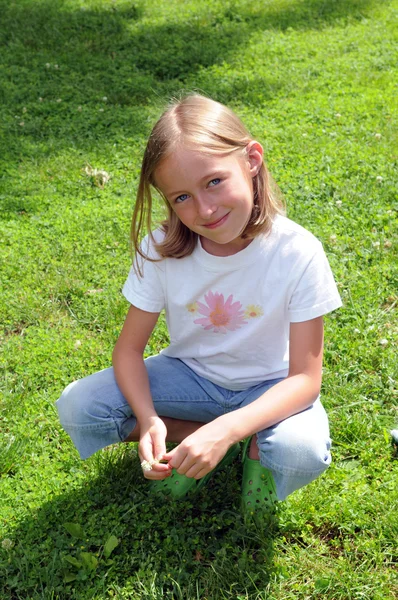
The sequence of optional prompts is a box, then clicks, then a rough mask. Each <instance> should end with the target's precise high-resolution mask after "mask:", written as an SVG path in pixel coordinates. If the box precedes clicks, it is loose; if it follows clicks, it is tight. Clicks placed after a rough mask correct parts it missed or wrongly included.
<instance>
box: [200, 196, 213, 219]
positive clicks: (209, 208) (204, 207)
mask: <svg viewBox="0 0 398 600" xmlns="http://www.w3.org/2000/svg"><path fill="white" fill-rule="evenodd" d="M196 210H197V212H198V215H199V217H200V218H201V219H203V220H205V221H206V220H208V219H210V217H211V216H212V214H213V213H215V212H216V210H217V206H215V205H214V202H213V201H209V200H208V199H207V198H206V197H205V196H204V195H200V196H199V195H198V196H197V197H196Z"/></svg>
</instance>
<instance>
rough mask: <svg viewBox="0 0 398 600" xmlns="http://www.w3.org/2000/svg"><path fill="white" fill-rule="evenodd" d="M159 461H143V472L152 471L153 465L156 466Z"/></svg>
mask: <svg viewBox="0 0 398 600" xmlns="http://www.w3.org/2000/svg"><path fill="white" fill-rule="evenodd" d="M158 462H159V461H158V460H156V459H154V460H143V461H142V463H141V467H142V470H143V471H152V467H153V465H156V464H157V463H158Z"/></svg>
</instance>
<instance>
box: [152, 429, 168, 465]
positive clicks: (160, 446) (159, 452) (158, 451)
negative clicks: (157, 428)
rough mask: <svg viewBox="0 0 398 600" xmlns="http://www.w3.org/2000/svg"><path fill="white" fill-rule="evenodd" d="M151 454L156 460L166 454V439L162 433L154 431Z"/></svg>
mask: <svg viewBox="0 0 398 600" xmlns="http://www.w3.org/2000/svg"><path fill="white" fill-rule="evenodd" d="M152 444H153V455H154V457H155V458H156V459H157V460H160V459H162V458H163V456H164V455H165V454H166V439H165V436H164V434H163V435H162V434H161V433H156V434H154V435H153V437H152Z"/></svg>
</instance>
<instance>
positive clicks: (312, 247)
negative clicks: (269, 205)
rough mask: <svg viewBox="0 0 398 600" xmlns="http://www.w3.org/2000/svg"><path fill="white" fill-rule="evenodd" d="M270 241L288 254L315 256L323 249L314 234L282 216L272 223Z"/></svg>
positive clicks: (278, 216)
mask: <svg viewBox="0 0 398 600" xmlns="http://www.w3.org/2000/svg"><path fill="white" fill-rule="evenodd" d="M269 238H270V239H269V241H270V242H271V243H273V244H274V245H275V246H276V247H278V248H279V249H280V250H282V251H284V252H287V253H291V252H293V253H297V252H298V253H299V254H301V255H303V254H304V255H313V254H315V253H316V252H319V250H320V249H322V244H321V242H320V241H319V240H318V239H317V238H316V237H315V235H314V234H313V233H311V232H310V231H308V229H305V228H304V227H302V226H301V225H299V224H298V223H295V222H294V221H292V220H291V219H288V218H287V217H284V216H282V215H277V217H276V218H275V219H274V221H273V223H272V228H271V232H270V236H269Z"/></svg>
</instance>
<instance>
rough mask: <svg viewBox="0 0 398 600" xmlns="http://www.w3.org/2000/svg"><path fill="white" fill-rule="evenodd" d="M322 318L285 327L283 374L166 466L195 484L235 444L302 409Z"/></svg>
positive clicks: (316, 375)
mask: <svg viewBox="0 0 398 600" xmlns="http://www.w3.org/2000/svg"><path fill="white" fill-rule="evenodd" d="M322 355H323V318H322V317H319V318H317V319H312V320H310V321H305V322H303V323H292V324H291V325H290V351H289V373H288V376H287V378H286V379H284V380H283V381H281V382H279V383H277V384H276V385H274V386H273V387H272V388H271V389H269V390H268V391H267V392H265V393H264V394H262V396H260V397H259V398H258V399H257V400H255V401H254V402H252V403H251V404H249V405H248V406H245V407H244V408H240V409H238V410H236V411H234V412H231V413H229V414H227V415H223V416H221V417H218V418H217V419H215V420H214V421H212V422H211V423H207V424H206V425H203V426H202V427H201V428H200V429H198V430H197V431H196V432H195V433H193V434H192V435H190V436H188V437H187V438H186V439H185V440H184V442H182V443H181V444H180V445H179V446H178V447H177V448H175V449H174V450H173V451H172V452H171V453H169V455H168V456H171V461H170V463H171V466H173V467H175V468H176V469H177V470H178V472H181V473H185V474H186V475H188V476H189V477H195V478H196V479H200V478H201V477H203V476H204V475H206V473H208V472H209V471H210V470H211V469H213V468H214V467H215V465H216V464H217V463H218V462H219V461H220V460H221V458H222V457H223V456H224V454H225V452H226V451H227V450H228V448H229V447H230V446H231V445H232V444H234V443H235V442H237V441H239V440H242V439H243V438H245V437H248V436H249V435H252V434H254V433H257V432H258V431H261V430H262V429H265V428H267V427H270V426H271V425H274V424H275V423H278V422H279V421H282V420H284V419H287V418H288V417H290V416H291V415H294V414H296V413H298V412H301V411H302V410H304V409H306V408H308V406H310V405H311V404H312V403H313V402H314V400H316V398H317V396H318V394H319V390H320V386H321V379H322Z"/></svg>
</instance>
